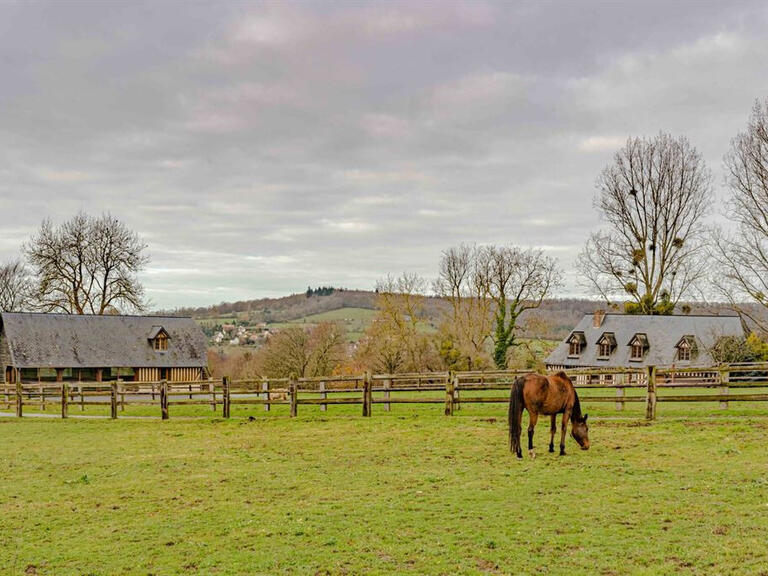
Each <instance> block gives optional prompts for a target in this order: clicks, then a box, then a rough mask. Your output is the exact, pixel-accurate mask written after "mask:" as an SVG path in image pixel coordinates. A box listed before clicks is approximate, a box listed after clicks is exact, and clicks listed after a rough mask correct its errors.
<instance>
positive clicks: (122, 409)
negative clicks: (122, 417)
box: [117, 378, 125, 412]
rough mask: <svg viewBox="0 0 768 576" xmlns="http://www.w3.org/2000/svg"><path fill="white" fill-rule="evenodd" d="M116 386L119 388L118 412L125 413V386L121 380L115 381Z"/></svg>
mask: <svg viewBox="0 0 768 576" xmlns="http://www.w3.org/2000/svg"><path fill="white" fill-rule="evenodd" d="M117 386H118V387H119V388H120V412H125V386H124V385H123V379H122V378H118V379H117Z"/></svg>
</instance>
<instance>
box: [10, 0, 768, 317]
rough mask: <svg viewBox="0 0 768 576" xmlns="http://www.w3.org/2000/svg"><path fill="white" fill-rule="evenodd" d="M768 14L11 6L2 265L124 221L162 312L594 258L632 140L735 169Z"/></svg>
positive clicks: (634, 9) (714, 7)
mask: <svg viewBox="0 0 768 576" xmlns="http://www.w3.org/2000/svg"><path fill="white" fill-rule="evenodd" d="M767 30H768V5H766V4H765V3H764V2H752V3H751V2H721V3H714V2H713V3H708V2H690V3H686V2H674V3H670V2H637V3H630V2H610V3H609V2H567V3H566V2H561V3H554V2H551V3H549V2H517V3H515V2H504V3H483V2H480V1H473V2H466V3H463V2H441V3H437V2H413V1H412V2H405V3H395V2H381V3H378V2H370V3H364V2H332V3H331V2H306V3H261V2H254V3H234V2H225V3H217V2H194V3H192V2H154V1H153V2H148V3H141V2H124V3H119V2H109V3H107V2H104V3H101V4H99V3H93V2H89V3H68V2H52V3H45V2H40V3H34V4H32V3H27V2H23V3H15V2H10V3H9V2H7V1H5V0H0V261H4V260H8V259H10V258H13V257H15V256H16V255H18V254H19V250H20V246H21V244H22V243H23V242H24V241H25V240H26V239H27V238H28V237H29V236H30V235H31V234H33V233H34V232H35V231H36V229H37V228H39V226H40V223H41V221H42V220H43V218H46V217H48V218H51V219H52V220H53V221H54V222H61V221H64V220H66V219H68V218H70V217H71V216H73V215H74V214H75V213H76V212H77V211H78V210H85V211H87V212H90V213H94V214H99V213H102V212H105V211H109V212H111V213H112V214H113V215H115V216H117V217H118V218H119V219H121V220H122V221H123V222H125V223H126V224H127V225H128V226H129V227H130V228H132V229H134V230H136V231H137V232H138V233H139V234H140V235H141V236H142V238H143V239H144V241H145V242H146V243H147V244H148V254H149V256H150V257H151V264H150V265H149V266H148V268H147V270H145V271H144V272H143V273H142V275H141V280H142V282H143V283H144V285H145V287H146V289H147V293H148V296H149V297H150V299H151V301H152V303H153V305H154V307H156V308H164V309H173V308H176V307H179V306H192V305H194V306H202V305H209V304H215V303H218V302H221V301H233V300H242V299H251V298H259V297H266V296H280V295H285V294H289V293H292V292H300V291H303V290H305V289H306V287H307V286H309V285H311V286H318V285H334V286H344V287H347V288H361V289H371V288H372V287H373V286H374V284H375V282H376V280H377V279H379V278H382V277H384V276H385V275H387V274H399V273H400V272H403V271H409V272H416V273H419V274H422V275H424V276H426V277H428V278H433V277H434V276H435V275H436V271H437V265H438V261H439V259H440V254H441V251H442V250H444V249H446V248H448V247H450V246H452V245H456V244H459V243H462V242H465V243H477V244H487V243H496V244H505V243H510V244H516V245H520V246H537V247H541V248H543V249H545V250H546V251H547V253H548V254H550V255H552V256H554V257H556V258H557V259H558V260H559V262H560V265H561V266H562V268H563V269H564V270H565V282H564V285H563V286H562V287H561V288H560V289H559V294H560V295H580V294H585V293H584V292H583V289H582V288H581V287H580V286H579V278H578V275H577V273H576V272H575V271H574V267H573V265H574V260H575V258H576V255H577V254H578V251H579V250H580V249H581V247H582V246H583V244H584V242H585V241H586V239H587V237H588V235H589V233H590V232H591V231H593V230H595V229H597V228H598V227H599V226H601V222H600V219H599V216H598V214H597V213H596V212H595V210H594V208H593V205H592V200H593V198H594V195H595V180H596V178H597V176H598V174H599V173H600V171H601V170H602V169H603V167H604V166H605V165H606V164H607V163H609V162H610V161H611V158H612V156H613V154H614V153H615V152H616V150H617V149H618V148H620V147H621V146H622V145H623V144H624V143H625V142H626V139H627V137H629V136H653V135H655V134H658V133H659V132H660V131H664V132H668V133H671V134H673V135H675V136H677V135H685V136H687V137H688V138H689V139H690V141H691V142H692V144H693V145H694V146H696V147H697V148H698V149H699V150H700V151H701V152H702V154H703V156H704V158H705V160H706V162H707V164H708V166H709V168H710V169H711V171H712V174H713V181H714V185H715V193H716V194H717V197H718V203H717V205H716V213H715V214H714V215H713V218H714V219H715V220H717V219H718V218H720V217H719V216H718V215H717V210H718V209H719V205H720V202H721V201H722V199H723V198H725V197H726V195H727V190H726V189H725V187H724V185H723V175H722V157H723V155H724V154H725V152H726V151H727V149H728V145H729V142H730V139H731V138H732V137H733V136H735V135H736V134H737V133H738V132H739V131H741V130H743V129H744V128H745V126H746V123H747V120H748V117H749V114H750V110H751V108H752V105H753V104H754V101H755V99H757V98H760V99H763V98H765V97H768V74H766V70H768V32H766V31H767Z"/></svg>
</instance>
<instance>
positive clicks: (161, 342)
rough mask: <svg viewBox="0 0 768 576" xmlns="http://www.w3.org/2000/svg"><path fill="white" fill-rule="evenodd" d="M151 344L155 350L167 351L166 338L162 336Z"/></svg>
mask: <svg viewBox="0 0 768 576" xmlns="http://www.w3.org/2000/svg"><path fill="white" fill-rule="evenodd" d="M153 342H154V347H155V350H168V337H167V336H165V335H164V334H161V335H159V336H158V337H157V338H155V339H154V340H153Z"/></svg>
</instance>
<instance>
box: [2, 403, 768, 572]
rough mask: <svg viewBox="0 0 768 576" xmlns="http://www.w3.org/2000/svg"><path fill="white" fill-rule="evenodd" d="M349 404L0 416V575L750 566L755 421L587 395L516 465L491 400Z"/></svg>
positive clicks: (756, 499)
mask: <svg viewBox="0 0 768 576" xmlns="http://www.w3.org/2000/svg"><path fill="white" fill-rule="evenodd" d="M181 408H182V407H179V410H180V409H181ZM592 408H594V410H592ZM660 408H661V409H664V408H666V406H662V407H660ZM358 409H359V407H349V408H346V407H345V408H341V407H332V408H331V409H330V410H329V412H327V413H325V414H323V413H320V412H319V411H317V410H316V409H314V408H309V407H301V412H300V417H299V418H297V419H293V420H292V419H288V418H286V417H284V416H283V415H284V414H285V412H284V411H283V410H282V408H281V409H279V410H276V411H273V412H271V413H270V414H269V415H265V413H264V412H263V409H262V408H261V407H256V408H254V407H250V408H245V407H233V413H234V414H236V415H239V416H244V415H247V414H251V415H254V416H255V417H256V420H255V421H253V422H249V421H248V420H245V419H243V418H233V419H232V420H229V421H223V420H220V419H217V418H210V417H209V418H205V419H197V420H191V419H183V418H179V417H177V418H176V419H174V418H173V416H172V419H171V420H170V421H167V422H161V421H159V420H155V419H151V420H131V419H125V420H118V421H116V422H113V421H109V420H83V419H79V420H78V419H70V420H68V421H61V420H56V419H40V418H25V419H23V420H21V421H18V420H16V419H12V418H4V419H0V438H2V442H0V463H2V466H0V519H1V520H0V573H2V574H23V573H25V572H26V573H28V574H35V573H36V574H57V575H59V574H110V575H111V574H310V575H313V574H507V573H514V574H540V573H545V574H676V573H679V574H726V573H739V574H765V573H766V565H768V549H766V547H765V537H766V532H767V531H768V468H766V456H765V438H766V435H767V434H768V417H765V416H754V415H753V416H747V417H745V416H739V417H736V416H733V415H731V410H728V411H718V410H717V409H716V408H714V407H713V406H709V405H697V406H693V407H691V406H685V407H681V409H683V410H684V412H682V413H681V414H682V415H684V416H685V418H676V417H674V416H673V415H671V414H668V415H667V417H666V418H665V417H663V416H662V415H661V413H660V420H659V421H657V422H656V423H654V424H652V425H646V424H645V423H644V422H642V421H641V420H639V419H637V418H635V417H634V415H635V414H634V413H633V414H631V416H632V417H630V418H624V419H615V418H614V416H615V413H613V412H612V407H611V406H606V405H600V406H597V405H595V406H594V407H590V411H591V412H593V414H594V415H593V416H591V417H590V419H592V418H595V420H594V422H593V423H592V425H591V430H590V435H591V440H592V449H591V450H589V451H588V452H582V451H578V450H577V449H576V445H575V443H574V442H573V440H571V439H570V438H569V439H568V450H569V454H568V455H567V456H566V457H564V458H560V457H558V456H555V455H551V454H548V453H546V451H545V446H546V443H547V440H548V437H547V436H548V435H547V433H546V425H545V423H540V424H539V428H538V429H537V430H538V433H537V436H536V445H537V449H538V451H539V457H538V458H537V459H536V460H533V461H532V460H530V459H525V460H523V461H522V462H518V461H517V460H515V459H513V458H511V457H510V455H509V452H508V449H507V440H506V426H505V423H504V418H503V416H504V407H503V406H501V405H482V406H465V407H464V408H463V409H462V410H461V411H460V413H459V414H457V415H456V416H454V417H452V418H446V417H444V416H442V415H441V414H440V412H441V407H440V406H416V407H413V406H395V407H394V409H393V411H392V412H390V413H384V412H382V410H381V407H379V406H374V413H375V414H374V417H373V418H367V419H363V418H361V417H358V416H355V415H354V414H356V413H357V412H358ZM633 409H634V408H633ZM734 410H743V408H734ZM177 412H178V411H177ZM762 413H763V414H764V413H765V410H764V408H763V412H762ZM172 414H173V411H172ZM601 416H602V419H601V418H600V417H601Z"/></svg>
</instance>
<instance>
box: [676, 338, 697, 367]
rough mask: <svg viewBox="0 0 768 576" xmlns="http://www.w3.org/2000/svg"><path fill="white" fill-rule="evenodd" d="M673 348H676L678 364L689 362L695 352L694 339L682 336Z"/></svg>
mask: <svg viewBox="0 0 768 576" xmlns="http://www.w3.org/2000/svg"><path fill="white" fill-rule="evenodd" d="M675 348H677V359H678V360H679V361H680V362H690V361H691V358H692V357H693V356H694V355H695V354H696V351H697V349H696V339H695V338H694V337H693V336H691V335H687V336H683V337H682V338H680V341H679V342H678V343H677V344H676V345H675Z"/></svg>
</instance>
